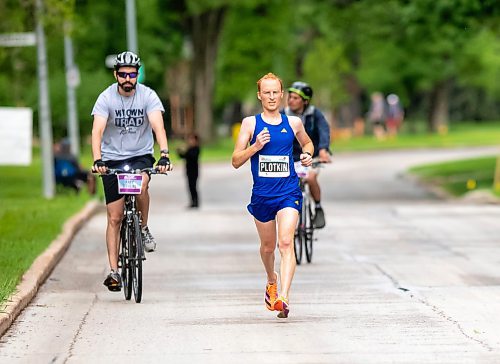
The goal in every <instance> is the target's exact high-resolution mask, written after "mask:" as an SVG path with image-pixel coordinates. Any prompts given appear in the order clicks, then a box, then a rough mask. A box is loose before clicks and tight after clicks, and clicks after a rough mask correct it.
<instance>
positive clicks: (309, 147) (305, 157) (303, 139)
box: [288, 116, 314, 167]
mask: <svg viewBox="0 0 500 364" xmlns="http://www.w3.org/2000/svg"><path fill="white" fill-rule="evenodd" d="M288 120H289V121H290V126H291V127H292V129H293V132H294V133H295V138H297V140H298V142H299V144H300V147H301V148H302V153H301V154H300V161H301V163H302V165H303V166H306V167H309V166H310V165H311V164H312V156H313V155H314V144H313V142H312V140H311V138H309V135H307V132H306V130H305V129H304V124H302V120H300V119H299V118H298V117H295V116H289V117H288Z"/></svg>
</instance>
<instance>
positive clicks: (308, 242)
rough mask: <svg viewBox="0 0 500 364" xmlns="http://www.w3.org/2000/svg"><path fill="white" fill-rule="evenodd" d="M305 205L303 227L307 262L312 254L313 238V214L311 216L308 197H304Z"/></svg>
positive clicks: (309, 261)
mask: <svg viewBox="0 0 500 364" xmlns="http://www.w3.org/2000/svg"><path fill="white" fill-rule="evenodd" d="M304 205H305V208H304V210H305V220H306V221H305V229H304V232H305V234H304V246H305V248H306V249H305V250H306V260H307V262H308V263H311V260H312V255H313V239H314V236H313V235H314V226H313V216H312V208H311V200H310V199H309V197H306V198H305V199H304Z"/></svg>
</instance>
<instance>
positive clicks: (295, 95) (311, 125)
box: [283, 81, 331, 229]
mask: <svg viewBox="0 0 500 364" xmlns="http://www.w3.org/2000/svg"><path fill="white" fill-rule="evenodd" d="M312 95H313V90H312V88H311V86H309V85H308V84H307V83H305V82H300V81H297V82H294V83H293V84H292V86H290V87H289V88H288V98H287V103H288V107H286V108H285V109H284V110H283V111H284V113H285V114H286V115H289V116H298V117H299V118H300V119H301V120H302V123H303V124H304V128H305V129H306V132H307V134H308V135H309V138H311V140H312V142H313V144H314V154H313V158H315V159H316V160H319V161H320V162H324V163H330V162H331V158H330V149H329V147H330V126H329V125H328V122H327V121H326V119H325V116H324V115H323V113H322V112H321V111H320V110H319V109H317V108H316V107H314V106H313V105H311V104H310V102H311V98H312ZM301 153H302V149H301V147H300V144H299V142H298V141H297V140H295V141H294V143H293V159H294V161H299V160H300V154H301ZM318 174H319V168H311V169H309V174H308V177H307V182H308V183H309V188H310V191H311V196H312V198H313V199H314V203H315V207H316V209H315V214H314V221H313V224H314V226H315V227H316V228H318V229H321V228H323V227H324V226H325V214H324V212H323V208H322V207H321V189H320V187H319V183H318Z"/></svg>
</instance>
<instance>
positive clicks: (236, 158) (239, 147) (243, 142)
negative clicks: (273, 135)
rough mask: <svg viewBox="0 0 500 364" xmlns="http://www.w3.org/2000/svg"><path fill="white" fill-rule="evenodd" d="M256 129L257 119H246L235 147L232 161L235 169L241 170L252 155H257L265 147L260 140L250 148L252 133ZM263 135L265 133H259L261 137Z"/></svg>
mask: <svg viewBox="0 0 500 364" xmlns="http://www.w3.org/2000/svg"><path fill="white" fill-rule="evenodd" d="M254 129H255V118H253V117H246V118H245V119H243V122H242V123H241V128H240V133H239V134H238V139H237V140H236V144H235V145H234V151H233V157H232V159H231V163H232V165H233V167H234V168H240V167H241V166H242V165H243V164H245V162H246V161H247V160H248V159H249V158H250V157H251V156H252V155H254V154H255V153H257V152H258V151H259V150H260V149H262V147H263V146H264V144H265V143H263V142H261V141H259V140H256V141H255V143H253V144H252V145H250V146H248V143H249V142H250V140H252V133H253V130H254ZM261 134H263V131H262V132H261V133H259V135H261ZM267 141H269V140H267ZM266 143H267V142H266Z"/></svg>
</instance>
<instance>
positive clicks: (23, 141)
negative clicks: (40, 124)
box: [0, 107, 33, 166]
mask: <svg viewBox="0 0 500 364" xmlns="http://www.w3.org/2000/svg"><path fill="white" fill-rule="evenodd" d="M32 139H33V110H31V109H30V108H28V107H0V165H23V166H27V165H30V164H31V145H32Z"/></svg>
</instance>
